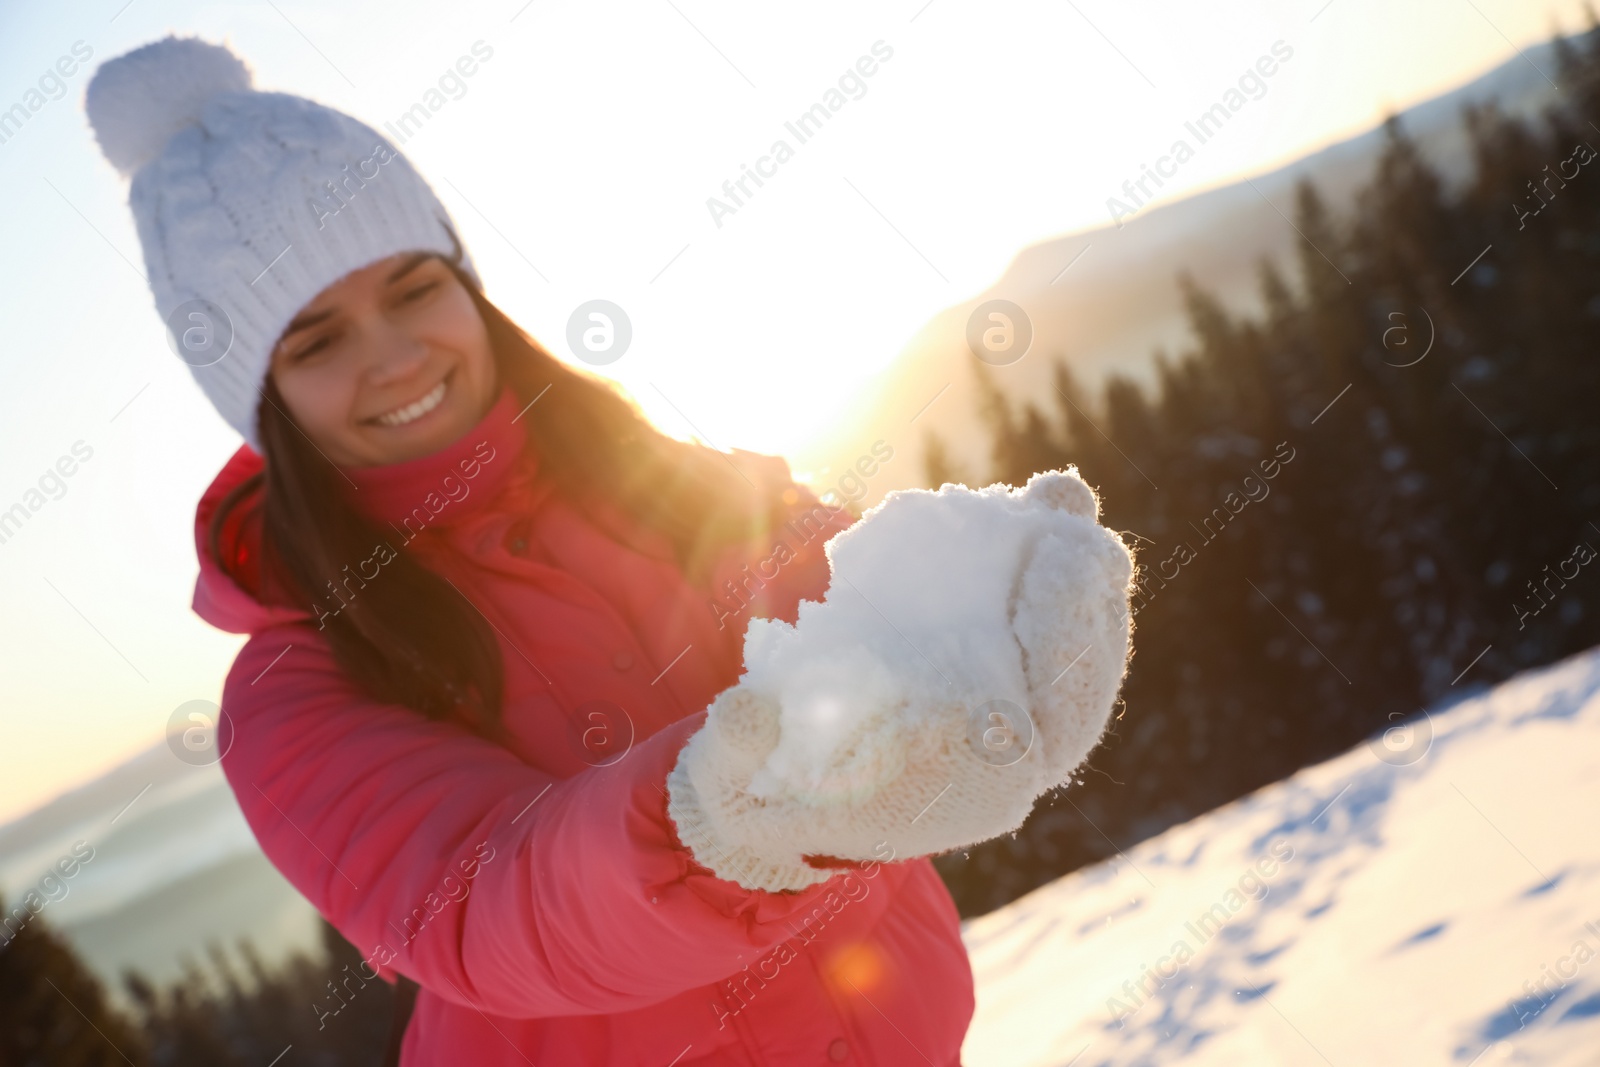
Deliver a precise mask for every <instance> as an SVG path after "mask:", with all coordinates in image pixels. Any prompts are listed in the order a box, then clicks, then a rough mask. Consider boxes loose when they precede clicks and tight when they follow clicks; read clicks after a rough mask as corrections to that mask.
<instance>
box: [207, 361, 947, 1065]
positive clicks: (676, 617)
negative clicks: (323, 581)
mask: <svg viewBox="0 0 1600 1067" xmlns="http://www.w3.org/2000/svg"><path fill="white" fill-rule="evenodd" d="M518 407H519V405H518V404H517V403H516V402H515V400H514V398H513V395H512V394H511V393H510V392H509V391H506V392H503V393H502V394H501V396H500V398H499V399H498V401H497V402H496V403H495V405H494V406H493V407H492V408H491V409H490V411H489V412H488V413H487V414H486V415H485V416H484V418H483V420H482V421H481V422H480V423H479V425H478V426H477V427H475V428H474V430H472V431H471V432H469V433H467V434H466V435H464V436H463V437H462V438H461V439H460V440H458V441H457V442H455V443H454V444H452V445H450V446H449V447H447V448H445V449H443V450H441V451H440V452H437V453H434V454H432V455H428V456H424V457H422V458H420V459H415V460H410V461H407V462H404V463H399V464H393V465H389V466H383V467H370V468H361V469H357V470H352V471H349V472H348V474H349V475H350V476H351V478H352V479H353V480H354V481H355V484H356V486H357V491H355V492H353V493H352V494H351V499H352V500H354V501H356V502H357V506H359V507H361V508H362V509H363V510H364V511H365V512H366V513H367V514H369V515H371V516H372V517H374V518H375V519H380V520H386V521H387V522H388V524H389V525H390V526H391V528H393V529H394V531H395V535H394V537H393V538H391V539H390V540H389V541H388V542H387V543H386V545H385V546H382V547H381V548H380V546H374V552H373V555H372V556H371V557H369V558H366V559H360V560H351V561H350V565H349V566H348V567H347V568H345V570H343V571H342V572H341V574H340V575H338V576H330V578H333V579H334V581H333V582H331V583H330V585H329V587H328V588H327V590H326V594H325V596H323V597H320V598H319V599H318V605H317V609H316V614H314V615H313V614H307V613H306V612H305V611H304V610H302V609H298V608H295V607H293V606H290V604H289V603H288V602H287V601H286V600H285V599H284V598H282V597H275V596H273V595H270V593H264V592H263V589H264V588H270V582H269V577H270V576H268V575H264V574H263V573H262V571H263V568H262V567H261V566H260V560H261V553H260V528H259V525H260V524H259V515H260V512H259V499H260V498H259V492H257V493H256V494H255V495H254V496H253V497H252V498H248V499H247V500H246V502H245V504H244V505H243V506H240V507H236V508H233V509H231V510H230V512H229V517H230V521H229V523H228V525H227V527H226V531H225V536H224V537H223V538H221V546H220V554H221V556H222V559H217V558H214V557H213V555H212V554H211V552H210V551H209V548H208V544H207V542H208V540H209V539H208V536H207V533H208V526H209V521H210V518H211V515H212V514H213V512H215V510H216V509H217V507H218V505H219V504H220V502H221V500H222V498H223V497H224V495H225V494H227V492H228V491H229V490H230V489H232V488H234V487H236V486H237V485H239V483H240V482H242V481H243V480H244V479H246V478H247V477H249V476H250V475H251V474H253V473H255V472H256V471H258V470H260V469H261V462H262V461H261V457H260V456H259V455H257V454H256V453H255V452H254V451H252V450H251V449H250V448H249V447H248V446H241V448H240V449H239V451H238V452H236V453H235V454H234V456H233V457H232V458H231V459H230V460H229V461H228V463H227V464H226V465H225V466H224V467H223V469H222V470H221V472H219V474H218V475H217V477H216V479H215V480H214V481H213V483H212V484H211V486H210V488H209V489H208V490H207V491H206V493H205V495H204V496H203V498H202V499H201V501H200V505H199V507H198V509H197V513H196V523H195V536H196V542H197V546H198V548H199V552H200V575H199V580H198V582H197V584H196V587H195V594H194V610H195V611H196V612H197V613H198V614H199V615H200V616H201V617H202V618H204V619H206V620H207V621H208V622H210V623H212V624H213V625H215V626H217V627H219V628H221V629H223V630H226V631H229V632H232V633H245V634H249V635H250V639H249V641H248V642H246V644H245V645H244V647H243V648H242V649H241V650H240V652H239V655H238V657H237V658H236V659H235V661H234V663H233V667H232V669H231V670H230V671H229V673H228V677H227V680H226V682H225V683H224V686H223V696H222V707H223V709H224V713H225V715H226V717H227V722H228V725H230V726H231V728H232V738H231V741H227V742H226V743H227V744H228V748H227V750H226V753H225V755H224V757H223V760H222V767H223V771H224V772H225V773H226V775H227V778H228V781H229V783H230V784H231V786H232V788H233V791H234V794H235V795H236V796H237V797H238V800H239V804H240V806H241V807H242V808H243V810H244V814H245V818H246V819H247V820H248V821H249V823H250V826H251V829H252V830H253V831H254V832H255V836H256V839H257V840H258V841H259V842H260V844H261V848H262V849H263V850H264V851H265V853H266V855H267V857H268V858H269V859H270V860H271V861H272V863H273V864H274V865H275V866H276V867H277V869H278V870H279V871H281V872H282V873H283V875H284V877H285V878H287V879H288V880H289V881H290V882H291V883H293V884H294V886H295V887H296V888H298V889H299V890H300V892H302V893H303V894H305V896H306V897H307V899H309V900H310V901H311V903H312V904H313V905H314V906H315V907H316V908H317V910H318V911H319V912H321V913H322V914H323V915H324V916H326V917H327V919H328V921H329V922H331V923H332V924H333V925H334V927H335V928H337V929H338V930H339V931H340V932H341V933H342V934H343V935H344V936H345V937H346V938H348V939H349V940H350V941H351V942H352V943H353V944H354V945H355V946H356V947H357V948H358V949H359V950H360V951H361V952H362V953H363V955H364V956H365V957H366V959H367V961H368V963H369V964H370V966H371V967H372V968H373V969H375V970H377V971H379V973H381V974H382V975H383V977H384V978H385V979H386V980H391V981H392V980H393V979H394V977H395V975H396V973H397V972H398V973H400V974H404V975H406V976H409V977H410V978H412V979H414V980H415V981H416V982H418V983H419V984H420V986H421V989H420V992H419V993H418V996H417V1000H416V1007H415V1011H414V1013H413V1015H412V1018H411V1023H410V1026H409V1028H408V1030H407V1032H406V1036H405V1042H404V1047H403V1050H402V1063H403V1064H405V1065H407V1067H420V1065H424V1064H429V1065H431V1064H471V1065H481V1067H497V1065H508V1067H510V1065H517V1067H525V1065H527V1064H537V1065H539V1067H547V1065H561V1064H619V1065H620V1064H629V1065H632V1064H641V1065H643V1064H650V1065H657V1067H667V1065H669V1064H671V1065H673V1067H691V1065H709V1064H719V1065H721V1064H730V1065H731V1064H738V1065H741V1067H788V1065H791V1064H794V1065H798V1064H827V1063H853V1064H883V1065H889V1064H922V1063H927V1064H930V1065H933V1067H955V1065H957V1064H958V1063H959V1056H960V1046H961V1042H962V1038H963V1035H964V1034H965V1033H966V1030H967V1026H968V1023H969V1021H970V1020H971V1017H972V1013H973V1006H974V1000H973V980H972V970H971V967H970V965H969V963H968V960H967V955H966V951H965V949H964V946H963V944H962V942H961V939H960V925H959V919H958V915H957V912H956V909H955V906H954V903H953V901H952V900H951V898H950V895H949V893H948V891H947V890H946V889H945V887H944V884H943V882H942V881H941V880H940V878H939V876H938V874H937V872H936V871H935V870H934V868H933V865H932V864H931V863H929V862H928V861H927V860H926V859H917V860H912V861H909V862H906V861H902V862H892V863H886V864H875V865H870V866H867V867H865V868H863V869H862V870H860V871H841V873H840V874H838V875H836V876H835V877H833V878H832V879H830V880H829V881H827V882H824V883H822V884H821V885H817V886H814V887H812V888H810V889H807V890H805V891H802V892H796V893H790V892H785V893H767V892H763V891H759V890H746V889H743V888H742V887H740V886H738V885H737V884H735V883H733V882H730V881H726V880H723V879H721V878H718V877H717V876H715V875H714V874H712V873H711V872H710V871H709V870H708V869H706V868H704V867H702V866H700V865H699V864H698V863H695V862H694V860H693V858H692V857H691V855H690V853H689V852H688V850H687V849H685V848H684V847H683V845H682V844H681V843H680V842H679V840H678V838H677V836H676V834H675V831H674V829H673V825H672V823H671V822H670V821H669V820H668V818H667V814H666V794H665V781H666V776H667V772H668V771H669V770H670V769H671V767H672V764H673V763H674V761H675V760H676V757H677V753H678V751H679V749H681V748H682V747H683V745H684V743H685V742H686V741H687V740H688V738H689V736H690V735H691V734H692V733H693V732H694V731H695V730H696V729H698V728H699V726H700V725H701V724H702V723H703V722H704V719H705V715H704V709H705V708H706V706H707V705H708V704H709V703H710V701H711V699H712V697H713V696H715V695H716V694H717V693H718V692H720V691H721V690H723V689H725V688H727V687H728V686H729V685H731V684H733V683H734V682H735V681H736V679H737V678H738V676H739V675H740V674H741V673H742V671H743V666H742V663H741V647H742V635H743V633H744V627H745V623H746V621H747V620H748V619H749V617H750V616H751V615H752V614H757V615H763V616H767V617H776V618H783V619H786V620H788V621H791V622H792V621H794V619H795V615H796V611H797V608H798V602H799V600H800V599H801V598H802V597H805V598H809V599H820V598H821V596H822V594H823V593H824V592H825V591H826V586H827V579H828V571H827V564H826V560H825V559H824V558H823V555H822V544H823V542H824V541H825V540H826V539H827V538H828V537H830V536H832V534H833V533H836V532H837V531H838V530H839V529H840V528H842V526H843V524H844V520H845V518H847V517H846V516H844V513H842V512H837V513H833V514H831V515H829V516H828V519H827V521H826V522H823V521H820V519H821V517H822V516H824V515H826V514H828V509H823V508H821V507H820V505H818V504H817V501H816V498H815V497H814V496H812V495H811V494H810V493H809V492H808V491H806V490H805V489H803V488H801V487H799V486H795V485H793V484H792V483H791V482H790V477H789V471H788V467H787V465H785V464H784V463H783V461H782V460H781V459H777V458H775V457H763V456H753V455H751V454H749V453H740V454H738V455H737V456H736V457H735V458H736V459H737V460H738V461H739V464H740V466H741V468H742V469H743V470H745V471H746V473H747V474H749V475H751V476H753V477H756V478H768V479H781V481H779V482H778V483H777V484H779V485H782V486H786V487H788V489H789V491H788V492H787V493H786V494H785V496H784V499H785V500H786V501H793V508H794V512H793V515H794V518H793V519H792V521H791V522H790V523H788V524H787V525H785V526H784V527H782V528H780V530H779V531H778V532H777V536H778V538H779V539H781V540H785V541H787V542H788V543H789V545H790V547H791V549H794V550H796V551H797V555H796V556H795V558H793V559H788V558H787V556H786V555H784V556H780V557H779V558H781V559H783V562H782V563H781V565H780V564H779V563H778V562H777V561H776V560H775V559H774V556H773V547H774V546H773V545H771V544H769V545H765V546H738V547H736V548H733V549H730V550H729V551H728V552H727V553H726V555H725V557H724V558H723V559H722V560H721V562H720V563H719V565H718V568H717V570H716V573H715V574H714V576H713V580H712V586H711V588H712V589H716V590H719V591H720V593H719V595H717V596H716V597H715V598H713V596H712V594H711V593H710V591H709V590H703V589H696V588H694V587H692V586H691V585H689V584H688V583H687V582H686V580H685V578H684V577H683V575H682V573H681V571H680V570H679V569H678V567H677V566H676V565H675V564H674V563H673V562H672V560H671V558H670V553H669V552H668V550H667V548H666V545H665V542H664V541H662V540H661V539H660V538H659V537H656V538H655V540H652V539H651V538H652V536H654V535H648V534H647V533H645V532H642V531H638V530H636V529H635V530H632V532H625V533H617V530H621V529H623V527H620V526H619V527H617V528H616V529H614V530H613V531H612V534H611V535H608V534H604V533H601V532H600V530H599V528H597V526H596V525H593V524H591V523H590V522H589V521H587V520H585V519H584V518H582V517H580V515H579V513H578V512H577V511H576V510H575V509H574V508H573V507H572V506H571V505H570V504H569V503H567V502H566V501H565V499H564V498H563V497H562V496H560V495H558V494H556V493H554V492H553V491H552V488H551V486H550V483H549V481H548V479H545V478H541V477H540V476H539V464H538V457H537V455H535V454H533V451H532V449H531V447H530V445H529V444H528V443H527V441H526V437H525V434H524V429H525V426H524V425H519V424H517V423H514V422H513V421H512V420H513V418H515V417H516V411H517V408H518ZM379 525H382V523H381V522H380V524H379ZM608 525H609V524H608ZM623 541H628V542H631V543H629V544H624V543H623ZM393 551H411V552H416V553H417V554H418V555H417V558H418V559H419V560H422V561H423V562H425V564H426V565H427V566H429V567H430V568H432V569H434V570H435V571H436V572H438V573H440V574H442V575H444V576H446V577H447V578H449V579H450V580H451V581H452V582H454V583H455V585H456V586H457V587H458V588H459V589H460V591H461V592H462V593H463V594H464V595H465V596H466V598H467V599H468V600H470V601H471V603H472V604H473V605H474V606H475V607H476V608H477V609H478V610H479V611H481V612H482V613H483V614H484V616H485V617H486V618H487V619H488V620H489V622H490V623H491V624H492V625H493V627H494V630H495V631H496V632H497V633H498V635H499V641H500V651H501V655H502V658H503V661H504V665H505V672H506V673H505V697H504V718H505V722H506V725H507V728H508V732H509V735H510V738H509V741H508V742H507V743H506V744H505V745H504V746H502V745H499V744H494V743H491V742H489V741H485V740H482V739H481V738H479V737H478V736H476V735H474V734H472V733H471V732H469V731H468V730H466V729H465V728H463V727H462V726H460V725H457V724H455V723H450V722H436V721H430V720H428V719H426V718H424V717H423V716H421V715H419V714H417V713H415V712H413V711H411V710H409V709H407V708H404V707H401V706H398V705H393V704H385V703H381V702H379V701H375V700H373V699H371V698H369V697H367V696H365V695H364V694H363V693H362V692H360V691H359V690H358V689H357V688H356V687H355V686H354V684H353V683H352V682H350V681H349V680H347V679H346V677H345V676H344V675H343V674H341V672H340V670H339V668H338V666H337V665H336V663H335V661H334V659H333V657H332V654H331V653H330V651H329V649H328V647H327V645H326V644H325V643H324V641H323V640H322V637H321V634H320V632H319V626H318V620H319V619H321V618H322V615H323V613H324V612H327V613H329V614H331V613H333V612H335V611H337V610H338V609H339V607H340V605H341V603H343V602H344V601H345V600H349V599H350V598H351V597H354V596H359V595H360V590H361V588H362V586H363V583H364V582H365V581H382V580H383V575H382V564H383V563H384V562H386V561H387V560H389V559H391V558H392V556H391V555H389V553H390V552H393ZM746 567H748V568H749V569H748V570H746V569H745V568H746ZM729 582H732V583H733V584H732V585H729V584H727V583H729ZM223 736H224V737H225V736H226V735H223ZM367 975H368V980H371V978H370V975H371V971H368V972H367ZM345 988H346V990H348V991H349V994H348V995H353V996H359V995H360V994H359V978H357V979H356V980H355V981H349V980H347V981H346V982H345ZM335 1005H336V1002H334V1001H332V1000H330V1001H329V1002H328V1005H327V1007H326V1008H321V1009H317V1010H318V1011H319V1013H320V1012H321V1011H324V1010H326V1011H328V1012H329V1017H327V1018H324V1020H323V1022H324V1025H326V1026H337V1025H338V1024H339V1020H338V1018H337V1017H335V1016H333V1014H332V1009H333V1007H334V1006H335Z"/></svg>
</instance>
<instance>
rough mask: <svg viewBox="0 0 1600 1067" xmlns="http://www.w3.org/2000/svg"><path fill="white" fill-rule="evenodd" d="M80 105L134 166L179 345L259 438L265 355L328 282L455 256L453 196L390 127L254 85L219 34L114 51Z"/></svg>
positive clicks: (161, 305)
mask: <svg viewBox="0 0 1600 1067" xmlns="http://www.w3.org/2000/svg"><path fill="white" fill-rule="evenodd" d="M85 106H86V108H87V110H88V114H89V122H90V124H91V125H92V126H93V127H94V133H95V137H96V138H97V139H98V140H99V142H100V148H101V150H102V151H103V152H104V153H105V156H106V158H107V159H108V160H110V161H111V164H112V165H113V166H114V167H116V168H117V170H119V171H121V172H122V173H123V174H125V175H129V176H131V177H132V179H133V181H132V187H131V189H130V190H129V194H128V206H129V207H130V208H131V209H132V210H133V217H134V222H135V224H136V225H137V227H138V231H139V242H140V244H141V245H143V247H144V261H145V269H146V271H147V272H148V274H149V280H150V289H151V291H152V293H153V294H154V295H155V303H156V310H157V311H158V312H159V313H160V314H161V317H162V318H163V319H164V320H165V321H166V322H167V326H168V330H169V339H170V340H171V341H172V344H173V347H174V350H175V351H177V352H178V354H179V356H180V357H181V358H183V359H184V361H185V362H187V363H188V364H189V365H190V370H191V371H192V372H193V374H194V376H195V380H196V381H198V382H199V383H200V388H201V390H203V391H204V392H205V394H206V396H208V397H209V398H210V399H211V403H212V404H214V405H215V406H216V409H217V411H218V412H219V413H221V415H222V417H223V418H224V419H225V420H226V421H227V422H228V424H229V425H230V426H232V427H233V428H234V429H236V430H238V431H239V433H241V434H242V435H243V436H244V439H245V440H246V441H248V442H249V443H250V445H251V447H252V448H254V449H256V450H257V451H258V452H259V451H260V450H261V444H260V436H259V430H258V428H257V424H256V412H257V408H258V405H259V404H260V395H261V394H260V390H261V386H262V384H263V383H264V382H265V380H266V375H267V370H268V366H269V357H270V355H271V352H272V348H273V346H274V345H275V344H276V343H277V340H278V337H279V336H280V335H281V334H282V332H283V329H284V327H286V326H287V325H288V324H289V322H290V320H291V319H293V318H294V316H295V315H296V314H297V313H298V312H299V311H300V309H301V308H303V307H304V306H305V305H306V304H307V303H308V302H310V301H311V299H312V298H313V297H315V296H316V295H317V294H318V293H319V292H321V291H322V290H323V289H325V288H326V287H327V286H328V285H330V284H332V283H333V282H335V281H338V280H339V279H340V278H342V277H344V276H345V275H346V274H349V273H350V272H351V271H354V270H358V269H360V268H361V267H364V266H367V265H368V264H370V263H373V262H375V261H377V260H380V259H383V258H385V257H388V256H392V255H395V254H396V253H400V252H410V251H427V252H438V253H441V254H442V255H444V256H446V257H447V258H451V259H456V257H458V256H459V263H460V265H461V266H462V267H463V268H464V269H465V270H466V271H467V272H468V274H470V275H471V276H472V277H473V278H474V280H476V278H477V275H476V273H475V272H474V271H473V267H472V263H471V260H470V259H469V258H467V256H466V253H465V252H464V251H463V250H462V248H461V246H460V243H459V241H458V240H457V239H456V235H455V228H454V226H453V225H452V224H451V222H450V216H449V214H448V213H447V212H446V211H445V209H444V206H443V205H442V204H440V203H439V200H438V198H437V197H436V196H434V194H433V190H432V189H430V188H429V187H428V183H427V182H425V181H423V180H422V177H421V176H420V175H419V174H418V173H417V172H416V170H415V169H414V168H413V167H412V166H411V164H410V163H409V162H408V161H407V160H406V159H405V157H404V156H402V155H400V153H399V152H397V151H396V150H395V149H394V147H393V145H391V144H390V143H389V141H388V139H387V138H385V137H383V136H382V135H380V134H379V133H378V132H377V131H376V130H374V129H372V128H371V127H370V126H367V125H365V124H364V123H361V122H357V121H356V120H355V119H353V118H351V117H350V116H348V115H345V114H343V113H342V112H339V111H335V110H333V109H332V108H329V107H324V106H322V105H321V104H318V103H315V102H313V101H311V100H307V99H305V98H303V97H298V96H290V95H288V94H285V93H263V92H256V91H255V90H254V89H252V88H251V85H250V71H249V70H248V68H246V67H245V65H244V64H243V63H242V62H241V61H240V60H239V58H238V57H237V56H235V55H234V54H233V53H232V52H230V51H229V50H228V49H227V48H224V47H222V46H220V45H214V44H209V43H207V42H205V41H202V40H200V39H198V38H178V37H167V38H165V39H164V40H160V41H156V42H154V43H153V44H148V45H145V46H143V47H142V48H137V49H134V50H133V51H131V52H128V53H126V54H124V55H121V56H118V57H117V58H115V59H111V60H107V61H106V62H105V63H103V64H102V65H101V66H100V69H99V70H98V71H96V72H95V76H94V79H93V80H92V81H91V82H90V83H89V88H88V92H87V97H86V100H85Z"/></svg>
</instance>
